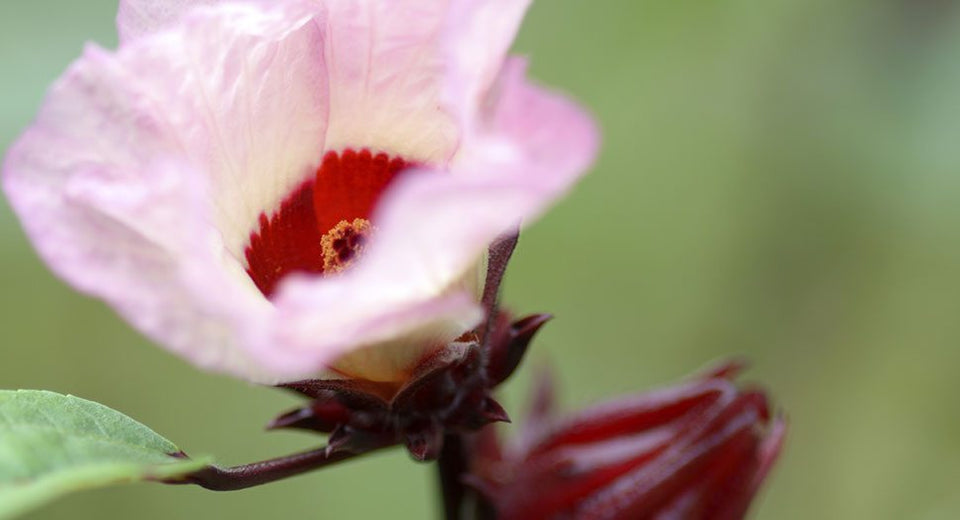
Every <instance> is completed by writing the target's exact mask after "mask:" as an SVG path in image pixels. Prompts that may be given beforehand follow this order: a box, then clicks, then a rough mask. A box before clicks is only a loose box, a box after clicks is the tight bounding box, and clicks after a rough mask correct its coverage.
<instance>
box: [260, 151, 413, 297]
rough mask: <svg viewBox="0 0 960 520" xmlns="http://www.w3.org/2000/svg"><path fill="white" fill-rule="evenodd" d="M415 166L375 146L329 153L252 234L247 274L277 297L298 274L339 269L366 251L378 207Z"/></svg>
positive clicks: (261, 219)
mask: <svg viewBox="0 0 960 520" xmlns="http://www.w3.org/2000/svg"><path fill="white" fill-rule="evenodd" d="M410 165H411V164H410V163H408V162H407V161H405V160H403V159H401V158H399V157H393V158H391V157H389V156H388V155H386V154H383V153H381V154H377V155H373V154H372V153H370V151H369V150H362V151H360V152H355V151H353V150H349V149H348V150H345V151H343V153H339V154H338V153H337V152H329V153H327V155H326V156H325V157H324V158H323V163H322V164H321V165H320V167H319V168H317V173H316V175H315V176H314V178H312V179H308V180H307V181H305V182H304V183H303V184H301V185H300V186H298V187H297V188H296V189H294V190H293V192H292V193H291V194H290V195H288V196H287V198H286V199H284V200H283V202H282V203H281V204H280V208H279V209H278V210H276V211H275V212H273V214H271V215H267V214H266V212H264V213H261V214H260V219H259V223H260V225H259V228H258V229H257V230H256V231H254V232H252V233H251V234H250V241H249V244H248V245H247V248H246V250H245V251H244V253H245V255H246V258H247V274H249V275H250V278H251V279H252V280H253V282H254V283H255V284H256V285H257V288H259V289H260V291H261V292H262V293H263V294H264V295H265V296H267V297H269V296H271V295H272V294H273V292H274V291H275V290H276V288H277V284H278V283H279V282H280V280H281V279H282V278H283V277H284V276H286V275H288V274H290V273H294V272H304V273H317V274H323V273H327V274H329V273H335V272H339V271H342V270H343V269H345V268H347V267H349V266H350V264H351V263H353V261H355V260H356V259H357V258H358V256H359V255H360V254H361V253H362V251H363V248H364V243H365V241H366V239H367V238H368V237H369V235H370V233H371V232H372V231H373V230H374V228H373V226H372V225H371V223H370V216H371V214H372V213H373V209H374V208H375V207H376V205H377V202H379V200H380V197H381V196H382V195H383V193H384V191H385V190H386V188H387V186H389V185H390V183H391V182H393V180H394V179H395V178H396V177H397V174H398V173H400V171H401V170H403V169H404V168H406V167H408V166H410Z"/></svg>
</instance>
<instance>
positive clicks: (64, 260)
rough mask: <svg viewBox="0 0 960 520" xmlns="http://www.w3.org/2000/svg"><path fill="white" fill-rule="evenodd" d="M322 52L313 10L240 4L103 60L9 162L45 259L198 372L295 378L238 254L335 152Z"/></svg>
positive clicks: (57, 89)
mask: <svg viewBox="0 0 960 520" xmlns="http://www.w3.org/2000/svg"><path fill="white" fill-rule="evenodd" d="M319 40H320V37H319V32H318V28H317V26H316V24H315V23H313V19H312V17H310V16H305V15H304V14H303V13H302V12H297V11H296V10H293V9H287V10H272V11H270V12H269V13H265V12H261V11H259V10H256V9H254V8H252V7H250V6H239V5H238V6H226V5H225V6H223V8H221V9H218V10H215V11H214V10H208V11H206V12H202V13H196V16H191V17H189V19H188V20H187V21H186V23H185V24H184V25H183V26H182V27H180V28H178V30H176V31H172V32H169V33H160V34H156V35H155V36H151V37H149V38H143V39H139V40H137V41H135V42H133V43H132V44H130V45H128V46H125V47H123V48H122V49H121V50H120V51H119V52H117V53H116V54H111V53H108V52H106V51H103V50H100V49H98V48H96V47H90V48H89V49H87V51H86V53H85V55H84V56H83V57H82V58H80V59H79V60H78V61H77V62H76V63H74V64H73V66H72V67H71V68H70V70H69V71H68V72H67V73H66V74H65V75H64V76H63V77H62V78H61V79H60V80H59V81H58V82H57V83H56V85H55V86H54V87H53V89H52V90H51V92H50V94H49V96H48V98H47V101H46V103H45V106H44V108H43V110H42V111H41V113H40V115H39V116H38V119H37V121H36V122H35V123H34V125H33V126H32V127H31V128H30V129H29V130H28V131H27V132H26V133H25V134H24V136H23V137H22V138H21V139H20V140H19V141H18V142H17V143H16V144H15V145H14V147H13V148H12V149H11V151H10V153H9V155H8V157H7V158H6V161H5V164H4V187H5V189H6V192H7V194H8V195H9V197H10V199H11V201H12V203H13V206H14V209H15V210H16V211H17V213H18V215H19V216H20V217H21V219H22V220H23V224H24V227H25V228H26V230H27V232H28V234H29V235H30V236H31V238H32V239H33V241H34V243H35V244H36V247H37V248H38V250H39V251H40V254H41V255H42V256H43V257H44V258H45V259H46V260H47V262H48V263H49V264H50V265H51V266H52V268H53V269H54V270H55V271H56V272H57V273H58V274H59V275H60V276H62V277H63V278H65V279H66V280H68V281H69V282H71V283H72V284H73V285H75V286H77V287H78V288H79V289H81V290H83V291H85V292H87V293H89V294H92V295H95V296H99V297H101V298H103V299H105V300H107V301H108V302H109V303H110V304H111V305H112V306H114V307H115V308H116V309H117V310H118V311H119V312H120V313H121V314H123V315H124V316H125V317H126V318H127V319H129V320H130V321H131V322H132V323H133V324H134V325H135V326H136V327H137V328H138V329H140V330H141V331H143V332H144V333H145V334H147V335H149V336H150V337H152V338H154V339H156V340H157V341H158V342H160V343H161V344H163V345H165V346H167V347H168V348H170V349H171V350H173V351H175V352H178V353H179V354H181V355H183V356H185V357H188V358H190V359H191V360H193V361H194V362H195V363H197V364H199V365H201V366H204V367H207V368H210V369H215V370H220V371H225V372H230V373H232V374H235V375H238V376H241V377H246V378H248V379H253V380H258V381H267V380H276V379H277V378H278V377H280V374H279V373H277V372H276V371H275V370H273V366H272V363H275V361H274V358H275V357H276V356H272V357H270V358H257V357H254V355H255V354H261V353H262V352H261V351H259V350H258V351H255V352H253V353H251V352H250V351H249V346H248V345H247V344H246V340H245V337H246V335H247V334H246V333H245V330H246V329H247V328H259V327H262V326H265V325H263V324H264V323H265V322H267V321H269V320H270V318H271V317H272V315H273V310H272V308H271V307H270V306H269V304H267V302H266V301H265V300H264V299H263V298H262V296H261V295H260V294H259V293H258V292H257V291H256V289H255V288H253V286H252V284H251V282H250V280H249V278H247V277H246V275H245V274H243V269H242V266H241V265H240V264H239V262H238V260H237V257H236V255H231V254H229V249H230V247H231V245H233V246H235V245H236V244H239V243H240V242H241V241H242V240H243V239H245V238H246V237H245V235H236V236H230V232H229V231H230V230H231V225H236V223H237V221H242V220H244V219H246V218H255V217H253V215H252V214H253V211H251V208H250V206H257V205H259V206H262V205H265V204H268V202H269V201H267V200H264V199H265V198H267V199H268V198H269V197H271V196H278V194H279V193H281V192H282V191H284V189H286V188H285V185H286V184H288V183H292V182H295V181H296V179H295V178H293V177H294V176H297V175H301V174H302V172H306V171H309V169H310V166H311V165H310V164H309V161H311V160H314V159H315V158H316V155H317V154H316V152H315V150H317V149H319V148H320V147H322V140H323V130H324V129H323V124H324V122H325V117H323V116H324V111H325V105H324V104H322V103H320V101H322V99H323V92H322V90H321V91H319V92H316V91H314V90H311V89H310V88H307V87H304V86H300V87H297V85H300V84H303V85H308V86H309V85H314V86H315V85H317V84H318V83H319V84H322V82H321V81H319V79H318V78H319V77H322V72H323V70H322V60H321V59H320V57H319V56H316V54H315V53H311V52H310V51H311V49H315V48H316V45H317V44H318V42H319ZM254 93H256V95H257V96H258V98H259V100H258V103H257V104H256V106H253V105H251V104H250V103H249V97H250V96H252V95H254ZM298 116H300V117H303V119H298V118H297V117H298ZM308 152H309V153H308ZM308 155H309V158H308ZM276 157H282V158H283V159H284V160H285V161H287V162H286V164H275V163H271V162H270V161H271V160H273V161H275V160H276ZM298 163H299V165H298ZM240 166H243V167H240ZM267 168H269V169H267ZM273 168H277V169H279V170H280V171H274V170H273ZM256 174H259V176H257V175H256ZM257 179H267V180H268V181H269V182H268V183H267V184H266V185H262V186H256V185H253V184H252V183H253V182H254V181H255V180H257ZM256 211H260V209H259V208H257V209H256ZM243 227H244V224H243V223H241V224H240V225H239V228H243ZM225 231H226V232H225ZM244 233H248V231H247V230H244ZM231 242H232V244H231Z"/></svg>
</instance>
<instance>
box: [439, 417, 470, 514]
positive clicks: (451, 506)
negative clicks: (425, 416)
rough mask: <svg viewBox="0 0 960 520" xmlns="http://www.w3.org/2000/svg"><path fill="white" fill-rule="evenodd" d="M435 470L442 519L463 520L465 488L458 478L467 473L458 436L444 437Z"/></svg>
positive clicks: (460, 439) (461, 440) (462, 447)
mask: <svg viewBox="0 0 960 520" xmlns="http://www.w3.org/2000/svg"><path fill="white" fill-rule="evenodd" d="M437 469H438V470H439V476H440V493H441V495H442V498H443V518H444V519H445V520H463V502H464V499H465V498H466V495H467V488H466V487H465V486H464V485H463V482H462V481H461V480H460V478H461V475H463V474H464V473H466V471H467V457H466V452H465V451H464V446H463V438H462V437H461V436H460V435H458V434H453V433H451V434H447V435H446V436H445V437H444V439H443V450H442V451H441V452H440V458H439V459H437Z"/></svg>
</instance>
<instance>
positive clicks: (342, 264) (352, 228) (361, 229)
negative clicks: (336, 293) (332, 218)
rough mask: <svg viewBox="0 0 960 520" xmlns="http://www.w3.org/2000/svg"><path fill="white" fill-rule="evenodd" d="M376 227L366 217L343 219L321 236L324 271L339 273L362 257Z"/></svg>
mask: <svg viewBox="0 0 960 520" xmlns="http://www.w3.org/2000/svg"><path fill="white" fill-rule="evenodd" d="M375 230H376V228H375V227H374V226H373V224H371V223H370V221H369V220H367V219H365V218H355V219H353V221H352V222H348V221H346V220H341V221H340V222H339V223H338V224H337V225H336V226H333V228H331V229H330V231H327V232H326V233H325V234H324V235H323V237H321V238H320V247H321V250H322V251H323V272H324V273H339V272H342V271H343V270H345V269H347V268H348V267H350V266H351V265H353V263H354V262H355V261H356V260H357V259H358V258H360V256H361V255H362V254H363V251H364V250H366V241H367V240H368V239H369V238H370V235H371V234H373V232H374V231H375Z"/></svg>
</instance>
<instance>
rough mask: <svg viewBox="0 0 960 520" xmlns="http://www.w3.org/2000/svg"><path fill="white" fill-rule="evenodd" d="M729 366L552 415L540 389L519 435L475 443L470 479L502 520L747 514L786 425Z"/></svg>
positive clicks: (689, 519)
mask: <svg viewBox="0 0 960 520" xmlns="http://www.w3.org/2000/svg"><path fill="white" fill-rule="evenodd" d="M740 369H741V366H740V365H738V364H735V363H728V364H725V365H722V366H721V367H719V368H717V369H715V370H712V371H710V372H709V373H708V374H706V375H705V376H699V377H696V378H694V379H693V380H691V381H689V382H685V383H681V384H679V385H676V386H673V387H669V388H664V389H660V390H655V391H652V392H648V393H644V394H639V395H634V396H629V397H625V398H621V399H618V400H616V401H611V402H607V403H603V404H599V405H596V406H593V407H590V408H588V409H586V410H583V411H581V412H578V413H575V414H573V415H570V416H566V417H555V416H554V415H553V414H552V413H551V408H552V391H551V389H550V385H549V384H543V385H541V389H540V391H539V392H538V396H537V398H536V399H535V405H534V412H533V416H532V417H531V420H530V424H528V426H527V427H526V429H525V430H524V433H523V434H522V435H521V436H520V437H519V438H518V439H517V440H516V441H515V442H513V443H512V444H509V445H502V444H501V443H500V442H499V441H498V440H497V438H496V434H495V433H494V432H493V429H492V428H488V429H487V430H486V431H485V432H484V433H483V434H481V436H480V437H479V438H478V439H477V440H476V445H475V446H474V449H473V450H472V453H473V461H472V470H471V471H472V474H471V475H470V476H469V477H468V480H469V482H470V483H471V484H472V485H474V486H475V487H477V488H478V489H479V490H480V492H481V493H482V494H483V495H485V496H486V497H487V499H488V500H489V501H490V502H491V504H492V505H493V507H494V508H495V509H496V511H497V516H496V518H497V519H498V520H514V519H531V518H537V519H591V520H592V519H606V520H638V519H651V520H653V519H657V520H666V519H683V520H696V519H710V520H735V519H739V518H743V516H744V515H745V513H746V510H747V508H748V506H749V504H750V501H751V499H752V498H753V496H754V494H755V493H756V491H757V489H758V488H759V486H760V484H761V483H762V481H763V479H764V477H765V476H766V475H767V473H768V472H769V470H770V468H771V466H772V465H773V463H774V461H775V460H776V458H777V455H778V453H779V451H780V448H781V446H782V443H783V438H784V433H785V430H786V428H785V424H784V422H783V420H782V419H780V418H777V419H774V420H773V421H771V419H770V414H769V409H768V404H767V399H766V396H765V395H764V394H763V392H762V391H760V390H751V389H742V388H738V387H737V386H736V385H735V384H734V383H733V382H732V378H733V377H734V376H735V375H736V373H737V372H739V370H740Z"/></svg>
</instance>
